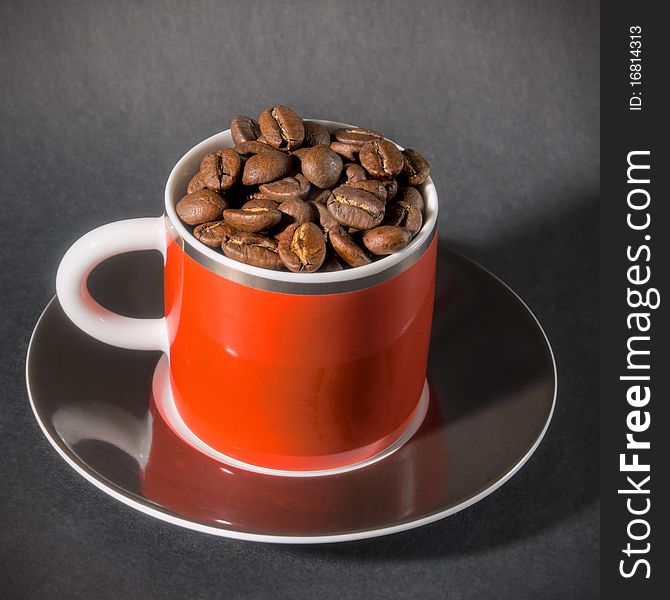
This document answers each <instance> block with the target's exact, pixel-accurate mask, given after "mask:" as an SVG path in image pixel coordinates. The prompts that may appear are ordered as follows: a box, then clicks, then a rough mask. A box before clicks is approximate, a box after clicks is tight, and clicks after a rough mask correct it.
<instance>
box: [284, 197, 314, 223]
mask: <svg viewBox="0 0 670 600" xmlns="http://www.w3.org/2000/svg"><path fill="white" fill-rule="evenodd" d="M279 211H280V212H281V213H282V214H283V215H284V216H285V217H284V218H283V219H282V220H283V221H284V222H285V223H286V225H287V226H288V225H292V224H293V223H297V224H298V225H302V224H303V223H307V222H310V221H311V222H316V221H317V220H318V212H317V210H316V207H315V206H314V203H313V202H305V201H304V200H300V199H299V198H292V199H290V200H286V201H284V202H282V203H281V204H280V205H279Z"/></svg>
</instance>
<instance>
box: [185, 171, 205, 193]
mask: <svg viewBox="0 0 670 600" xmlns="http://www.w3.org/2000/svg"><path fill="white" fill-rule="evenodd" d="M206 187H207V186H206V185H205V182H204V181H203V179H202V175H201V174H200V173H199V172H198V173H196V174H195V175H194V176H193V177H191V180H190V181H189V182H188V186H187V188H186V193H187V194H192V193H193V192H197V191H198V190H204V189H205V188H206Z"/></svg>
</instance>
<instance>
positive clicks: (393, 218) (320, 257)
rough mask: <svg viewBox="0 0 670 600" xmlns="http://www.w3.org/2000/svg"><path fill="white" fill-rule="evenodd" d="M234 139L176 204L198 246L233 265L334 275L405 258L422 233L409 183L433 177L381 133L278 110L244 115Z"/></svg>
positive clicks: (418, 204)
mask: <svg viewBox="0 0 670 600" xmlns="http://www.w3.org/2000/svg"><path fill="white" fill-rule="evenodd" d="M231 137H232V139H233V143H234V144H235V147H234V148H225V149H222V150H219V151H217V152H212V153H210V154H208V155H206V156H205V157H203V159H202V161H201V165H200V171H199V172H198V173H197V174H196V175H194V176H193V177H192V178H191V180H190V181H189V182H188V184H187V194H186V196H184V197H183V198H182V199H181V200H180V201H179V202H178V203H177V206H176V209H177V213H178V215H179V216H180V218H181V219H182V220H183V221H184V223H186V224H188V225H193V226H194V230H193V235H194V236H195V237H196V239H198V240H200V242H202V243H203V244H205V245H207V246H209V247H211V248H216V247H220V248H221V250H222V251H223V253H224V254H225V255H226V256H228V257H230V258H233V259H235V260H238V261H242V262H245V263H248V264H252V265H255V266H259V267H265V268H269V269H282V268H285V266H286V268H289V269H290V270H292V271H298V272H312V271H315V270H321V271H335V270H341V269H342V268H348V267H358V266H363V265H366V264H369V263H370V262H371V261H372V260H374V259H375V258H376V257H381V256H385V255H387V254H392V253H394V252H398V251H401V250H402V249H403V248H405V247H406V246H407V244H409V243H410V241H411V239H412V238H413V236H414V235H416V234H417V233H418V232H419V230H420V229H421V227H422V226H423V210H424V206H423V197H422V196H421V193H420V192H419V191H418V190H417V189H415V188H414V187H410V186H411V185H420V184H421V183H423V182H424V181H425V180H426V179H427V177H428V174H429V172H430V167H429V165H428V162H427V161H426V159H425V158H424V157H423V156H422V155H421V154H420V153H419V152H417V151H416V150H412V149H407V150H404V151H402V152H401V151H400V150H399V149H398V148H397V147H396V146H395V145H394V144H393V143H391V142H390V141H388V140H386V139H384V137H383V136H382V134H381V133H379V132H378V131H374V130H370V129H362V128H357V127H341V128H340V129H337V130H335V131H333V132H332V133H330V132H329V130H328V129H327V128H326V127H324V126H322V125H320V124H319V123H316V122H314V121H303V120H302V119H301V118H300V116H299V115H298V114H297V113H296V112H295V111H294V110H292V109H291V108H289V107H287V106H282V105H278V106H274V107H273V108H270V109H267V110H265V111H263V113H262V114H261V115H260V117H259V119H258V121H255V120H254V119H252V118H250V117H247V116H245V115H237V116H236V117H235V118H233V120H232V122H231ZM343 159H345V164H343ZM399 183H400V186H401V187H400V188H399ZM224 191H225V197H224V195H223V192H224ZM280 253H281V254H280ZM284 263H286V264H284Z"/></svg>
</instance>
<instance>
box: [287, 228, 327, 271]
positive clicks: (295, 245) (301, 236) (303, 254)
mask: <svg viewBox="0 0 670 600" xmlns="http://www.w3.org/2000/svg"><path fill="white" fill-rule="evenodd" d="M279 256H280V257H281V259H282V262H283V263H284V264H285V265H286V266H287V267H288V269H289V270H290V271H293V272H295V273H298V272H307V273H312V272H314V271H316V270H317V269H318V268H319V267H320V266H321V265H322V264H323V260H324V258H325V257H326V242H325V241H324V239H323V233H322V232H321V230H320V229H319V227H318V226H317V225H315V224H314V223H302V224H301V225H298V224H297V223H296V224H293V225H289V226H288V228H287V229H286V231H285V232H284V233H283V234H282V236H281V238H280V239H279Z"/></svg>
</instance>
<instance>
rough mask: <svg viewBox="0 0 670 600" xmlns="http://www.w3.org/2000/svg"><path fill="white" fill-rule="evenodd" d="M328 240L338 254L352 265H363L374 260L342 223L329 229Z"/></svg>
mask: <svg viewBox="0 0 670 600" xmlns="http://www.w3.org/2000/svg"><path fill="white" fill-rule="evenodd" d="M328 240H329V241H330V245H331V246H332V247H333V250H335V252H336V253H337V255H338V256H339V257H340V258H341V259H342V260H343V261H344V262H345V263H347V264H348V265H349V266H350V267H362V266H363V265H367V264H370V263H371V262H372V261H371V260H370V257H369V256H368V255H367V254H366V253H365V250H363V248H361V247H360V246H359V245H358V244H357V243H356V242H355V241H354V240H353V238H352V237H351V236H350V235H349V234H348V233H347V232H346V231H345V230H344V228H343V227H342V226H340V225H335V226H334V227H332V228H331V229H329V230H328Z"/></svg>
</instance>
